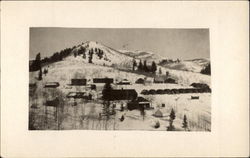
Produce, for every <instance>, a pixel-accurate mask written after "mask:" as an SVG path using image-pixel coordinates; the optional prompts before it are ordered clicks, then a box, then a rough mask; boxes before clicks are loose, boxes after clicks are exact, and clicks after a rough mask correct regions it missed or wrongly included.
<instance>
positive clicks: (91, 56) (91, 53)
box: [89, 48, 93, 63]
mask: <svg viewBox="0 0 250 158" xmlns="http://www.w3.org/2000/svg"><path fill="white" fill-rule="evenodd" d="M92 59H93V48H91V49H90V50H89V63H93V62H92Z"/></svg>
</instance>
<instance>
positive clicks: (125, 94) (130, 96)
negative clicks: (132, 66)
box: [105, 89, 138, 101]
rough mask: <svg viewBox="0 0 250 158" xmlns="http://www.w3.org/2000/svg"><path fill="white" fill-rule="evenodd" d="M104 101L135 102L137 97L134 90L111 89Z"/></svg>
mask: <svg viewBox="0 0 250 158" xmlns="http://www.w3.org/2000/svg"><path fill="white" fill-rule="evenodd" d="M107 93H108V94H107V98H105V100H110V101H114V100H135V99H136V98H137V96H138V94H137V92H136V91H135V90H134V89H112V90H110V91H109V92H107Z"/></svg>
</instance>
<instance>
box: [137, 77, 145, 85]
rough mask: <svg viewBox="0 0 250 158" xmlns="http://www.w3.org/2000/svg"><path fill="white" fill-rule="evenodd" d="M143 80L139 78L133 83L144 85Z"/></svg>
mask: <svg viewBox="0 0 250 158" xmlns="http://www.w3.org/2000/svg"><path fill="white" fill-rule="evenodd" d="M144 82H145V81H144V79H142V78H139V79H137V80H136V81H135V83H136V84H144Z"/></svg>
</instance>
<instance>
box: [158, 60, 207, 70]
mask: <svg viewBox="0 0 250 158" xmlns="http://www.w3.org/2000/svg"><path fill="white" fill-rule="evenodd" d="M209 62H210V61H209V60H208V59H193V60H184V61H180V62H174V63H161V64H160V65H161V66H163V67H166V68H170V69H175V70H184V71H191V72H201V70H202V69H203V68H205V66H206V65H207V64H208V63H209Z"/></svg>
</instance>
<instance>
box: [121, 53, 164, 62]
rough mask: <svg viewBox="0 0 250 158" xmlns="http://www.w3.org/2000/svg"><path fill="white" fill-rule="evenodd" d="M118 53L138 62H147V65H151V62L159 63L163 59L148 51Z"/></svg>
mask: <svg viewBox="0 0 250 158" xmlns="http://www.w3.org/2000/svg"><path fill="white" fill-rule="evenodd" d="M119 51H120V52H122V53H123V54H125V55H128V56H130V57H133V58H135V59H138V60H140V59H141V60H142V61H144V60H147V61H148V62H149V63H151V62H152V61H155V62H156V63H159V62H160V61H161V60H162V59H163V57H161V56H160V55H157V54H156V53H154V52H150V51H141V50H136V51H130V50H119Z"/></svg>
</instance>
